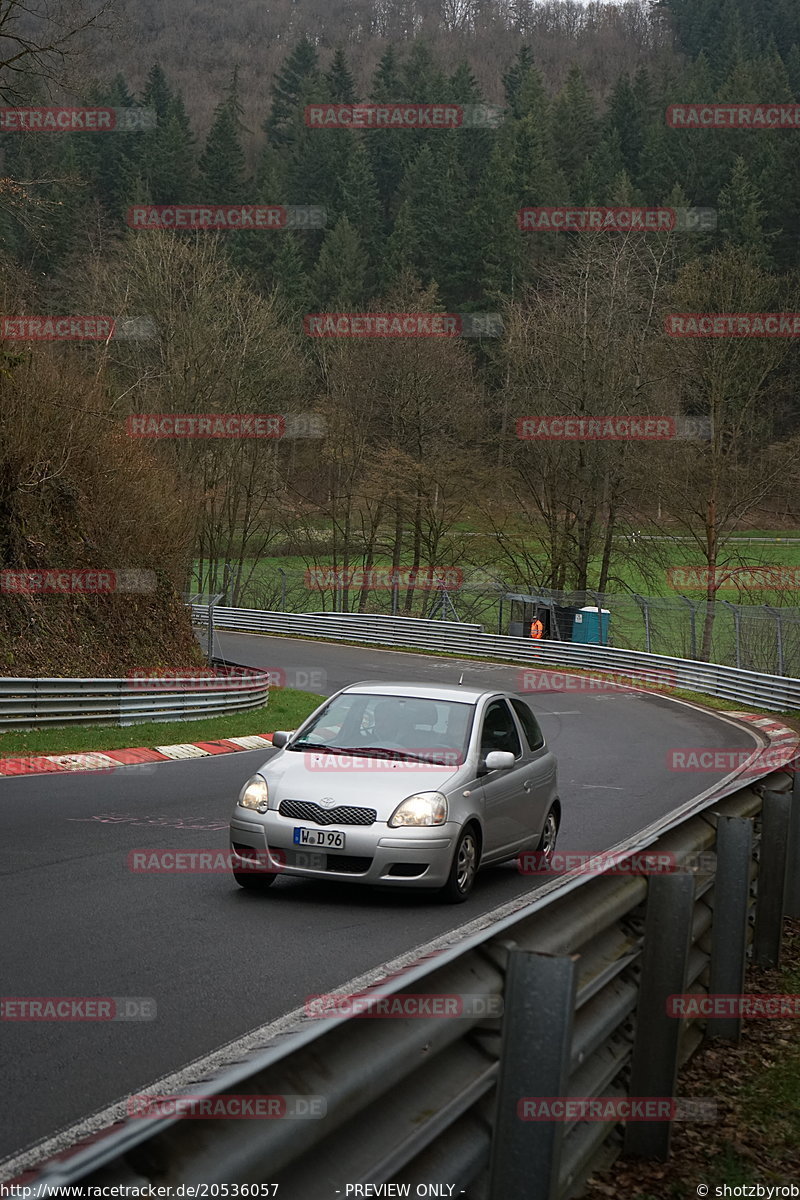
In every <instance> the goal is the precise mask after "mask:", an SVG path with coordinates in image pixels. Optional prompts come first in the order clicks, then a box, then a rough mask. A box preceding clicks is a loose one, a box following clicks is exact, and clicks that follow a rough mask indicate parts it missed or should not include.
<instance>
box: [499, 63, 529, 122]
mask: <svg viewBox="0 0 800 1200" xmlns="http://www.w3.org/2000/svg"><path fill="white" fill-rule="evenodd" d="M534 69H535V68H534V61H533V51H532V50H531V48H530V46H522V47H521V48H520V49H519V50H518V51H517V57H516V58H515V59H514V63H513V65H512V66H511V67H509V69H508V70H507V71H506V73H505V75H504V76H503V89H504V91H505V97H506V104H507V105H508V107H509V109H510V113H511V116H512V117H521V116H522V115H523V114H522V109H521V106H520V93H521V90H522V85H523V83H524V82H525V80H526V78H527V77H528V75H529V74H530V72H531V71H533V70H534Z"/></svg>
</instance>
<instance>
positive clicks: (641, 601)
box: [633, 592, 652, 654]
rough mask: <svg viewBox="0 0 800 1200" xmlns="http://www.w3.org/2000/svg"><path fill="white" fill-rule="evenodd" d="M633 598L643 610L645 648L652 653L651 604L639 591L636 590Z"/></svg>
mask: <svg viewBox="0 0 800 1200" xmlns="http://www.w3.org/2000/svg"><path fill="white" fill-rule="evenodd" d="M633 598H634V600H635V601H636V603H637V604H638V605H639V607H640V608H641V610H642V616H643V617H644V639H645V641H644V644H645V650H646V651H647V653H648V654H650V653H652V651H651V649H650V606H649V604H648V603H647V601H646V600H645V598H644V596H640V595H639V594H638V593H637V592H634V594H633Z"/></svg>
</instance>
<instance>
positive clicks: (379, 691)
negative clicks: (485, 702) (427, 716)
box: [343, 667, 504, 704]
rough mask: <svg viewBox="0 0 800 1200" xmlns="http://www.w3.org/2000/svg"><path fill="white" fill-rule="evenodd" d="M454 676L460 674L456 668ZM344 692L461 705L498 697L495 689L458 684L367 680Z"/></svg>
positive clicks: (347, 688) (354, 684)
mask: <svg viewBox="0 0 800 1200" xmlns="http://www.w3.org/2000/svg"><path fill="white" fill-rule="evenodd" d="M453 674H454V675H456V674H458V671H457V669H456V668H455V667H454V668H453ZM343 690H344V691H345V692H357V693H358V694H363V695H378V696H413V697H414V698H415V699H417V700H455V701H458V702H460V703H461V704H476V703H477V702H478V700H480V698H481V697H482V696H496V695H498V692H497V690H496V689H494V688H492V689H489V690H487V689H486V688H476V687H464V686H463V685H459V684H458V683H457V682H456V683H452V684H440V683H388V682H387V681H386V680H382V679H367V680H364V681H363V682H361V683H351V684H349V685H348V686H347V687H346V688H344V689H343ZM502 694H504V693H502Z"/></svg>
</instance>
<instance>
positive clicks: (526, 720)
mask: <svg viewBox="0 0 800 1200" xmlns="http://www.w3.org/2000/svg"><path fill="white" fill-rule="evenodd" d="M511 707H512V709H513V710H514V715H515V716H516V718H517V720H518V722H519V724H520V726H521V729H522V745H523V752H522V764H521V767H520V770H519V771H518V772H514V774H515V775H518V776H519V777H520V780H521V787H520V789H519V790H518V791H517V792H516V793H515V799H514V802H513V803H514V811H513V814H512V820H513V822H514V825H515V827H516V830H517V838H518V840H519V844H520V846H521V847H525V848H528V847H531V846H535V844H536V843H537V842H538V840H539V835H540V834H541V832H542V827H543V825H544V820H545V817H546V816H547V813H548V811H549V809H550V807H551V805H552V803H553V801H554V800H555V798H556V796H557V794H558V778H557V766H556V758H555V755H554V754H552V753H551V751H550V750H548V748H547V746H546V745H545V740H544V735H543V733H542V731H541V729H540V728H539V722H538V721H537V720H536V717H535V716H534V715H533V712H532V711H531V709H530V707H529V705H527V704H526V703H525V701H524V700H520V699H519V698H518V697H516V696H512V697H511Z"/></svg>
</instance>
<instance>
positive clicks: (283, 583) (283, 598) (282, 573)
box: [278, 567, 286, 612]
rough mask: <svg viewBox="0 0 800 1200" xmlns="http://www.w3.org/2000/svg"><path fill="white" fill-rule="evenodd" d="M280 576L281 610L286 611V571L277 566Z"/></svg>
mask: <svg viewBox="0 0 800 1200" xmlns="http://www.w3.org/2000/svg"><path fill="white" fill-rule="evenodd" d="M278 570H279V572H280V576H281V612H286V572H285V571H284V569H283V567H278Z"/></svg>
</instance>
